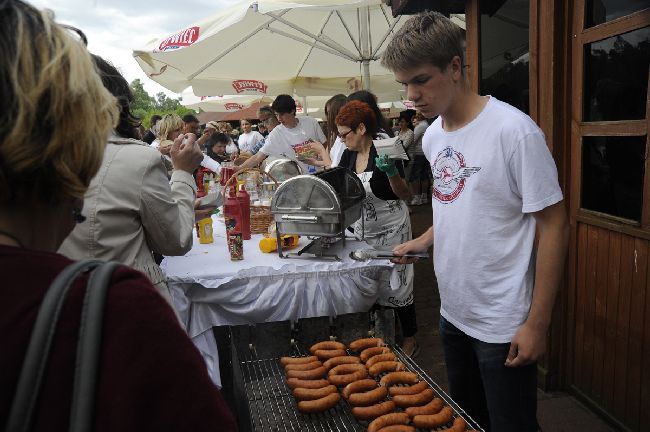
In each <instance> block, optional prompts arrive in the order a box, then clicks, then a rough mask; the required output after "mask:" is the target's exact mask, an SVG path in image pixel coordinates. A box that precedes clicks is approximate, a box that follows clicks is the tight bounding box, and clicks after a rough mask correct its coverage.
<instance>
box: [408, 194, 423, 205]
mask: <svg viewBox="0 0 650 432" xmlns="http://www.w3.org/2000/svg"><path fill="white" fill-rule="evenodd" d="M420 204H422V201H421V195H413V198H411V202H410V203H409V205H420Z"/></svg>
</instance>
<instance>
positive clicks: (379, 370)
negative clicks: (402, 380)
mask: <svg viewBox="0 0 650 432" xmlns="http://www.w3.org/2000/svg"><path fill="white" fill-rule="evenodd" d="M401 370H406V366H404V363H400V362H396V361H383V362H379V363H375V364H374V365H372V366H370V367H369V368H368V372H370V375H372V376H374V377H376V376H377V375H381V374H383V373H384V372H396V371H401Z"/></svg>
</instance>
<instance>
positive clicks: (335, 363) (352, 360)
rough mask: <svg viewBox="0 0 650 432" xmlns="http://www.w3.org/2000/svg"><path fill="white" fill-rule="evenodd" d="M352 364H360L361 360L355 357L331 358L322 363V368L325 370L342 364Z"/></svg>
mask: <svg viewBox="0 0 650 432" xmlns="http://www.w3.org/2000/svg"><path fill="white" fill-rule="evenodd" d="M352 363H361V359H360V358H359V357H355V356H338V357H332V358H331V359H329V360H327V361H326V362H325V363H323V366H325V367H326V368H327V369H332V368H333V367H334V366H338V365H342V364H352Z"/></svg>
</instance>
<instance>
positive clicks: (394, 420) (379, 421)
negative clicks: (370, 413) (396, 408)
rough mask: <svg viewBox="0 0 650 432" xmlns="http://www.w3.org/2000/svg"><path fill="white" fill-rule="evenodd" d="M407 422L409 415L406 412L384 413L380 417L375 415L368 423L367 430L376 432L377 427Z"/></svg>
mask: <svg viewBox="0 0 650 432" xmlns="http://www.w3.org/2000/svg"><path fill="white" fill-rule="evenodd" d="M408 422H409V416H408V414H406V413H391V414H384V415H383V416H381V417H377V418H376V419H374V420H373V421H371V422H370V424H369V425H368V432H377V431H378V430H379V429H381V428H383V427H386V426H391V425H397V424H402V425H405V424H407V423H408Z"/></svg>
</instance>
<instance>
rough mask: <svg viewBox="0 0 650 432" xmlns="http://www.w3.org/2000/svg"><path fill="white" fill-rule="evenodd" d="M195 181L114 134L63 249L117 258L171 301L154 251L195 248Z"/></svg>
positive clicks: (78, 256)
mask: <svg viewBox="0 0 650 432" xmlns="http://www.w3.org/2000/svg"><path fill="white" fill-rule="evenodd" d="M195 195H196V184H195V182H194V178H193V177H192V175H191V174H189V173H187V172H185V171H174V172H173V174H172V176H171V180H168V178H167V170H166V169H165V166H164V164H163V163H162V160H161V155H160V153H159V152H158V151H157V150H156V149H154V148H151V147H149V145H147V144H146V143H144V142H141V141H137V140H132V139H126V138H119V137H116V136H112V137H111V138H110V139H109V141H108V145H107V146H106V150H105V152H104V160H103V161H102V165H101V168H100V169H99V172H98V173H97V175H96V176H95V178H93V180H92V181H91V182H90V187H89V188H88V191H87V192H86V195H85V202H84V208H83V211H82V214H83V215H84V216H86V218H87V219H86V221H85V222H84V223H81V224H78V225H77V226H76V227H75V229H74V230H73V231H72V232H71V233H70V235H69V236H68V238H67V239H66V240H65V241H64V242H63V244H62V245H61V248H60V249H59V252H60V253H62V254H63V255H65V256H67V257H69V258H72V259H83V258H97V259H100V260H105V261H108V260H112V261H118V262H121V263H123V264H125V265H128V266H130V267H132V268H134V269H136V270H139V271H141V272H143V273H144V274H146V275H147V276H148V277H149V279H150V280H151V282H152V283H153V284H154V285H155V286H156V288H158V290H159V291H160V292H161V294H162V295H163V296H164V297H165V298H167V299H168V300H170V301H171V297H170V295H169V292H168V289H167V285H166V284H165V276H164V275H163V273H162V271H161V270H160V267H158V265H156V263H155V261H154V258H153V254H152V251H155V252H157V253H159V254H162V255H171V256H173V255H183V254H185V253H186V252H188V251H189V250H190V249H191V247H192V228H193V226H194V198H195Z"/></svg>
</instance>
